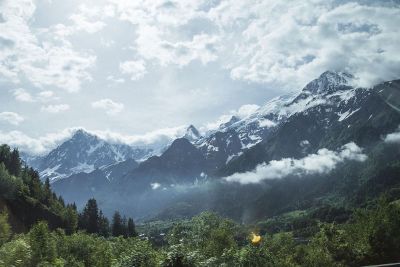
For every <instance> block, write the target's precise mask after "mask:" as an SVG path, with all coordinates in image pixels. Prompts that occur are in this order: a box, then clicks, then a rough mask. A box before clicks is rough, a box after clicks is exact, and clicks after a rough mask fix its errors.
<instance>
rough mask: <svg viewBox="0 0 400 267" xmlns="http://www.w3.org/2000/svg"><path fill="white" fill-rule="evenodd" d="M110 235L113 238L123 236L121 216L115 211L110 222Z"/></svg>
mask: <svg viewBox="0 0 400 267" xmlns="http://www.w3.org/2000/svg"><path fill="white" fill-rule="evenodd" d="M111 231H112V235H113V236H121V235H122V236H123V235H124V232H125V231H124V225H123V222H122V218H121V214H120V213H119V212H118V211H116V212H115V213H114V216H113V220H112V229H111Z"/></svg>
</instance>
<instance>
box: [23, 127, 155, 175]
mask: <svg viewBox="0 0 400 267" xmlns="http://www.w3.org/2000/svg"><path fill="white" fill-rule="evenodd" d="M150 152H151V151H150V150H147V149H138V148H132V147H130V146H128V145H123V144H110V143H108V142H106V141H104V140H102V139H100V138H98V137H97V136H95V135H92V134H90V133H87V132H85V131H83V130H78V131H76V132H75V134H74V135H73V136H72V137H71V138H70V139H69V140H67V141H65V142H64V143H62V144H61V145H60V146H58V147H57V148H55V149H54V150H52V151H50V153H49V154H48V155H46V156H44V157H41V158H40V159H36V160H35V161H33V160H30V162H31V163H35V164H34V165H33V167H35V168H36V169H37V170H38V171H39V173H40V176H41V178H42V179H46V178H49V179H50V180H51V181H52V182H53V181H56V180H59V179H62V178H66V177H68V176H70V175H72V174H76V173H81V172H85V173H89V172H92V171H94V170H95V169H98V168H100V167H103V166H107V165H111V164H114V163H116V162H121V161H125V160H128V159H141V158H143V157H145V156H146V155H148V154H149V153H150Z"/></svg>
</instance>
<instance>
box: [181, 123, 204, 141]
mask: <svg viewBox="0 0 400 267" xmlns="http://www.w3.org/2000/svg"><path fill="white" fill-rule="evenodd" d="M183 137H184V138H186V139H188V140H189V141H196V140H198V139H199V138H200V137H201V134H200V132H199V131H198V130H197V129H196V127H194V126H193V125H189V127H188V128H187V129H186V132H185V135H184V136H183Z"/></svg>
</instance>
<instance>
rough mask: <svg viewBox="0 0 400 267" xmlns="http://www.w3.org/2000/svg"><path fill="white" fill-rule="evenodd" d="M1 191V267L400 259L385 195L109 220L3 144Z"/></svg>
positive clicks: (394, 204)
mask: <svg viewBox="0 0 400 267" xmlns="http://www.w3.org/2000/svg"><path fill="white" fill-rule="evenodd" d="M0 190H1V191H0V208H1V210H2V211H1V215H0V266H4V267H8V266H127V267H128V266H165V267H167V266H168V267H173V266H360V265H370V264H377V263H390V262H396V261H399V260H400V254H399V253H398V251H400V202H399V201H398V200H394V199H393V197H391V196H390V195H388V194H383V195H381V196H380V197H379V198H376V199H375V200H374V201H371V202H369V204H368V205H367V206H365V207H362V208H357V209H353V210H351V212H350V213H349V211H348V210H342V209H332V208H322V209H319V210H318V212H317V213H316V212H314V213H310V214H299V213H296V212H291V213H290V214H286V216H281V217H280V218H279V220H278V221H277V220H275V221H274V220H270V221H268V222H259V223H257V224H239V223H237V222H235V221H233V220H230V219H226V218H223V217H221V216H219V215H218V214H216V213H213V212H203V213H201V214H199V215H197V216H194V217H193V218H191V219H182V220H175V221H169V222H166V221H165V222H159V223H158V224H156V223H153V225H150V224H147V225H146V224H143V225H138V226H135V223H134V221H133V219H132V218H128V219H127V218H125V217H124V216H123V215H121V214H120V213H119V212H115V213H114V215H113V217H112V220H111V222H109V220H108V219H107V218H106V217H105V216H104V215H103V214H102V211H101V210H100V209H99V208H98V205H97V203H96V200H95V199H90V200H89V201H88V202H87V205H86V206H85V208H84V209H83V210H82V211H81V212H78V211H77V209H76V207H75V205H74V204H73V203H72V204H66V203H64V201H63V199H62V198H61V197H57V195H56V194H55V193H53V192H52V190H51V186H50V184H49V183H48V181H46V182H44V183H43V182H41V181H40V179H39V176H38V174H37V172H35V171H34V170H33V169H32V168H30V167H28V166H26V165H25V164H24V163H23V162H22V161H21V159H20V157H19V153H18V151H17V150H16V149H13V150H12V149H11V148H10V147H9V146H7V145H2V146H1V147H0ZM340 218H342V219H340ZM343 218H345V219H343ZM282 225H284V227H282ZM160 229H162V230H160ZM156 236H158V237H160V236H161V239H160V238H155V237H156Z"/></svg>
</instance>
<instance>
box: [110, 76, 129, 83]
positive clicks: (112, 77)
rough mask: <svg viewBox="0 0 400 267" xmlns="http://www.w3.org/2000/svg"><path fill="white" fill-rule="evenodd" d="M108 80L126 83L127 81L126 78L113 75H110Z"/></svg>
mask: <svg viewBox="0 0 400 267" xmlns="http://www.w3.org/2000/svg"><path fill="white" fill-rule="evenodd" d="M106 80H107V81H110V82H113V83H124V82H125V79H124V78H116V77H114V76H113V75H108V76H107V78H106Z"/></svg>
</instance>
